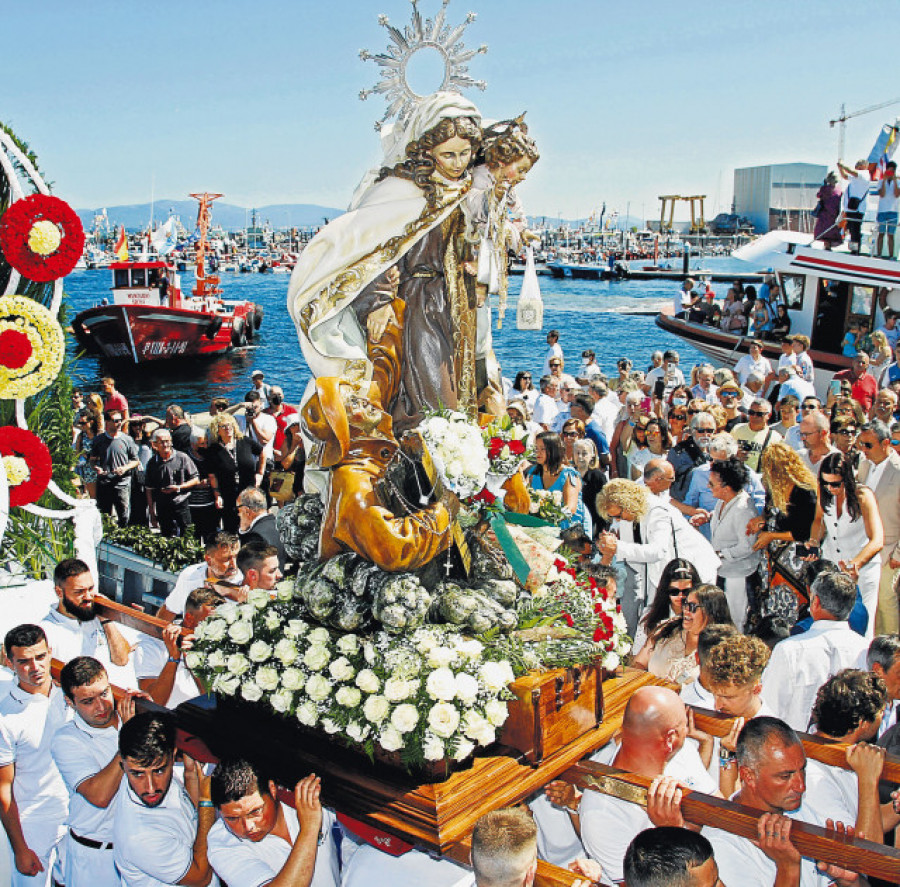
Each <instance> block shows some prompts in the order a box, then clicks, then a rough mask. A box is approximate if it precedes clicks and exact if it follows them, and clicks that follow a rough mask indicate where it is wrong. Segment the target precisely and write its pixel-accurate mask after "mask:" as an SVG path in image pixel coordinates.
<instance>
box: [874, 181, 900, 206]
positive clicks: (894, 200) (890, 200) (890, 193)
mask: <svg viewBox="0 0 900 887" xmlns="http://www.w3.org/2000/svg"><path fill="white" fill-rule="evenodd" d="M896 184H898V180H897V179H896V178H893V179H883V180H882V181H881V183H880V184H879V189H880V188H881V187H884V194H883V195H882V196H880V197H879V198H878V212H880V213H895V212H897V207H898V206H900V197H897V196H896V195H895V194H894V186H895V185H896Z"/></svg>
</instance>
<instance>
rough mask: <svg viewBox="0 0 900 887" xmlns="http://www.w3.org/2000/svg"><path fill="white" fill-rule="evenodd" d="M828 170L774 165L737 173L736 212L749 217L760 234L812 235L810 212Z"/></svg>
mask: <svg viewBox="0 0 900 887" xmlns="http://www.w3.org/2000/svg"><path fill="white" fill-rule="evenodd" d="M827 172H828V167H827V166H823V165H822V164H818V163H772V164H769V165H768V166H748V167H744V168H743V169H736V170H735V171H734V211H735V212H736V213H737V214H738V215H741V216H747V218H749V219H750V221H751V222H752V223H753V226H754V228H755V229H756V233H757V234H764V233H765V232H766V231H771V230H775V229H777V228H784V229H789V230H792V231H810V232H811V231H812V228H813V224H814V220H813V218H812V217H811V216H810V214H809V213H810V210H812V209H813V208H814V207H815V205H816V192H818V190H819V188H821V187H822V183H823V182H824V180H825V175H826V173H827Z"/></svg>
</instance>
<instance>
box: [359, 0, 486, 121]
mask: <svg viewBox="0 0 900 887" xmlns="http://www.w3.org/2000/svg"><path fill="white" fill-rule="evenodd" d="M410 2H411V3H412V8H413V11H412V19H411V22H410V24H409V25H407V26H406V27H405V28H404V29H403V30H402V31H401V30H400V29H399V28H395V27H394V26H393V25H392V24H391V23H390V22H389V21H388V17H387V16H386V15H380V16H378V24H380V25H382V26H383V27H384V28H385V29H386V30H387V32H388V34H389V35H390V38H391V41H392V42H391V43H389V44H388V46H387V51H386V52H384V53H379V54H377V55H373V54H372V53H370V52H369V51H368V50H367V49H361V50H360V52H359V57H360V58H361V59H362V60H363V61H373V62H375V63H376V64H377V65H379V67H380V69H381V80H380V81H379V82H378V83H377V84H376V85H375V86H374V87H372V88H371V89H363V90H361V91H360V93H359V97H360V99H362V100H363V101H365V100H366V99H367V98H368V97H369V96H370V95H375V94H378V93H380V94H382V95H384V97H385V100H386V101H387V103H388V107H387V110H386V111H385V113H384V116H383V117H382V118H381V120H379V121H378V122H377V123H376V124H375V128H376V129H381V126H382V124H383V123H386V122H387V121H388V120H390V119H391V118H392V117H396V119H397V123H398V124H400V125H401V126H402V125H404V124H405V123H406V121H407V120H408V119H409V116H410V114H411V113H412V112H413V110H414V109H415V107H416V105H417V104H418V102H420V101H421V100H422V99H423V98H425V96H422V95H419V94H418V93H416V92H415V91H414V90H413V88H412V87H411V86H410V83H409V80H408V78H407V66H408V65H409V62H410V60H411V59H412V58H413V56H415V54H416V53H417V52H421V51H422V50H434V51H436V52H437V53H438V54H439V55H440V57H441V59H442V60H443V64H444V78H443V81H442V82H441V83H440V84H439V85H438V86H437V87H436V88H435V89H434V90H433V92H444V91H448V92H459V93H461V92H462V91H463V90H464V89H471V88H473V87H474V88H476V89H480V90H482V91H484V89H485V88H486V87H487V84H486V83H485V81H484V80H473V79H472V77H470V76H469V67H468V62H470V61H471V60H472V59H473V58H474V57H475V56H476V55H483V54H484V53H486V52H487V49H488V48H487V44H482V45H481V46H479V47H478V49H466V47H465V46H464V45H463V43H462V36H463V34H464V32H465V30H466V28H467V27H468V26H469V25H470V24H471V23H472V22H474V21H475V18H476V16H475V13H474V12H470V13H469V14H468V15H467V16H466V18H465V21H464V22H463V23H462V24H460V25H457V26H455V27H454V26H452V25H448V24H447V22H446V11H447V6H448V5H449V4H450V0H441V9H440V11H439V12H438V14H437V15H436V16H435V17H434V19H425V20H424V21H423V19H422V15H421V13H420V12H419V6H418V0H410Z"/></svg>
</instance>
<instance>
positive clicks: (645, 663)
mask: <svg viewBox="0 0 900 887" xmlns="http://www.w3.org/2000/svg"><path fill="white" fill-rule="evenodd" d="M655 646H656V641H655V640H651V639H650V638H648V639H647V643H645V644H644V646H643V647H641V650H640V652H639V653H638V654H637V655H636V656H635V657H634V658H633V659H632V660H631V666H632V668H639V669H640V670H641V671H647V670H648V669H649V668H650V657H651V656H652V655H653V648H654V647H655Z"/></svg>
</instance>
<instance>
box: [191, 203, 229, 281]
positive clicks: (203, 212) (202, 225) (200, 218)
mask: <svg viewBox="0 0 900 887" xmlns="http://www.w3.org/2000/svg"><path fill="white" fill-rule="evenodd" d="M190 196H191V197H193V198H194V200H196V201H198V203H199V206H198V207H197V228H198V230H199V231H200V239H199V240H198V241H197V246H196V248H195V249H196V258H197V282H196V283H195V284H194V289H193V290H192V293H193V295H194V296H196V297H197V298H200V299H205V298H206V297H207V296H220V295H221V294H222V290H221V288H220V287H219V280H220V278H219V277H218V276H217V275H212V274H211V275H209V276H207V274H206V254H207V252H209V241H207V239H206V233H207V231H209V222H210V218H211V215H212V214H211V213H210V207H211V206H212V202H213V201H214V200H218V198H220V197H222V196H223V195H221V194H210V193H209V192H208V191H204V192H203V193H202V194H191V195H190Z"/></svg>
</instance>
